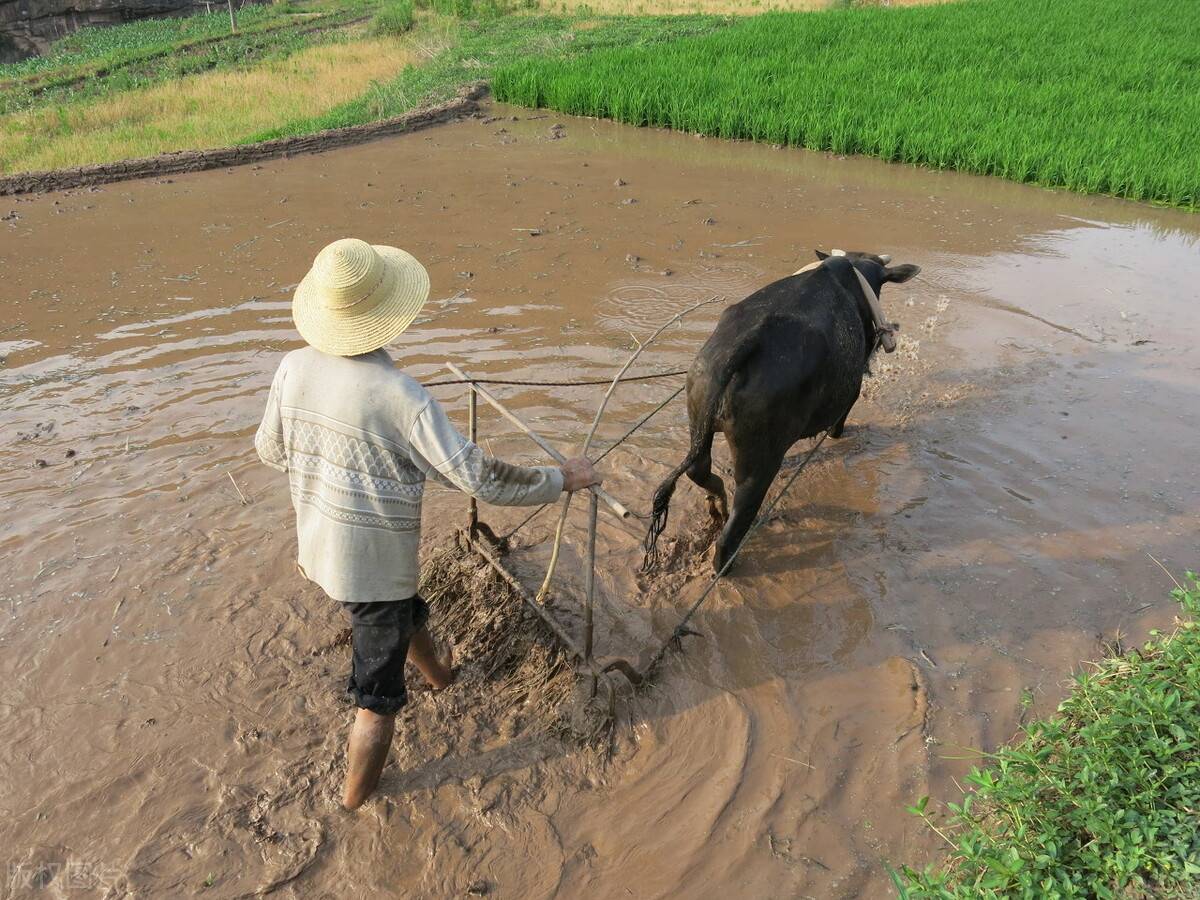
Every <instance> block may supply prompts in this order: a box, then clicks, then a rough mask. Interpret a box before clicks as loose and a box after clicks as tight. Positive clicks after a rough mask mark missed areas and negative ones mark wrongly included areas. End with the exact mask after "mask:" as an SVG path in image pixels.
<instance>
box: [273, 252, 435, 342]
mask: <svg viewBox="0 0 1200 900" xmlns="http://www.w3.org/2000/svg"><path fill="white" fill-rule="evenodd" d="M428 298H429V273H428V272H426V271H425V267H424V266H422V265H421V264H420V263H419V262H417V260H416V259H415V258H414V257H413V256H412V255H411V254H409V253H406V252H404V251H403V250H400V249H397V248H396V247H383V246H378V245H375V246H373V245H371V244H368V243H367V242H366V241H360V240H358V239H357V238H343V239H342V240H340V241H334V242H333V243H332V244H330V245H329V246H327V247H326V248H325V249H324V250H322V251H321V252H320V253H318V254H317V258H316V259H315V260H314V261H313V266H312V268H311V269H309V271H308V274H307V275H305V276H304V280H303V281H301V282H300V285H299V286H298V287H297V288H296V294H295V296H294V297H293V298H292V319H293V320H294V321H295V322H296V328H297V329H299V331H300V336H301V337H303V338H304V340H306V341H308V343H310V344H311V345H312V346H314V347H316V348H317V349H318V350H320V351H321V352H322V353H330V354H333V355H334V356H357V355H358V354H360V353H370V352H371V351H372V350H378V349H379V348H380V347H382V346H384V345H385V344H387V343H389V342H391V341H392V340H394V339H395V338H396V337H397V336H398V335H400V334H401V333H402V332H403V331H404V329H406V328H408V326H409V325H411V324H412V322H413V319H415V318H416V317H417V313H419V312H420V311H421V307H422V306H424V305H425V301H426V300H427V299H428Z"/></svg>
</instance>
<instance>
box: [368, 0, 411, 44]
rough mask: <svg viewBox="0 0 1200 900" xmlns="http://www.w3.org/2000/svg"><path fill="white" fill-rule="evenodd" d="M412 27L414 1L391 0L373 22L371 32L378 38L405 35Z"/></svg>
mask: <svg viewBox="0 0 1200 900" xmlns="http://www.w3.org/2000/svg"><path fill="white" fill-rule="evenodd" d="M412 27H413V3H412V0H390V2H388V3H387V4H386V5H385V6H384V7H383V8H382V9H380V10H379V12H377V13H376V14H375V18H374V20H373V21H372V22H371V31H372V33H374V34H376V35H378V36H385V35H398V34H404V32H406V31H408V30H409V29H410V28H412Z"/></svg>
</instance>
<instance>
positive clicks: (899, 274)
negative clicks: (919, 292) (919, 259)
mask: <svg viewBox="0 0 1200 900" xmlns="http://www.w3.org/2000/svg"><path fill="white" fill-rule="evenodd" d="M920 271H921V267H920V266H912V265H903V266H889V267H888V268H886V269H884V270H883V280H884V281H890V282H892V283H893V284H904V282H906V281H908V280H909V279H910V278H913V277H914V276H916V275H917V274H918V273H919V272H920Z"/></svg>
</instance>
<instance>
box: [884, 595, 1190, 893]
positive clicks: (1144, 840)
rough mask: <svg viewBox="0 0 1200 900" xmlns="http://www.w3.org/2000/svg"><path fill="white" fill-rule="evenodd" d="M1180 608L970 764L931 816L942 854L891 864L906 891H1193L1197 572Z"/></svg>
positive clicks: (921, 809) (920, 810)
mask: <svg viewBox="0 0 1200 900" xmlns="http://www.w3.org/2000/svg"><path fill="white" fill-rule="evenodd" d="M1187 579H1188V581H1189V582H1190V587H1189V588H1187V589H1184V588H1183V587H1180V588H1179V589H1178V590H1176V591H1174V593H1173V596H1174V597H1175V598H1176V599H1177V600H1178V601H1179V602H1180V604H1181V605H1182V607H1183V610H1184V612H1185V614H1186V618H1185V619H1183V620H1181V621H1179V622H1178V623H1177V628H1176V629H1175V631H1174V632H1173V633H1171V634H1169V635H1166V636H1162V635H1157V636H1155V638H1154V639H1153V640H1152V641H1151V642H1150V643H1147V644H1146V645H1145V646H1144V647H1143V648H1142V649H1141V650H1137V651H1133V652H1130V653H1127V654H1126V655H1124V656H1121V657H1119V658H1115V659H1108V660H1105V661H1104V662H1102V663H1099V664H1098V665H1097V666H1096V667H1095V672H1093V673H1091V674H1086V675H1081V676H1079V677H1078V678H1077V679H1076V683H1075V686H1074V688H1073V690H1072V692H1071V694H1070V696H1069V697H1067V699H1066V700H1064V701H1063V702H1062V704H1061V705H1060V706H1059V709H1058V715H1057V716H1056V717H1054V718H1052V719H1050V720H1048V721H1044V722H1036V723H1033V724H1032V725H1028V726H1025V728H1024V734H1023V736H1022V738H1021V739H1020V740H1019V741H1018V742H1017V743H1016V744H1014V745H1012V746H1009V747H1004V748H1002V749H1001V750H999V751H998V752H997V753H995V754H991V755H990V756H991V765H990V767H989V768H987V769H982V770H981V769H975V770H973V771H972V772H971V774H970V775H969V776H968V777H967V781H968V782H969V783H970V784H971V785H973V791H972V792H971V793H968V794H966V795H965V796H964V797H963V802H962V803H961V805H958V804H953V803H952V804H949V806H950V809H951V811H952V816H951V819H950V821H949V822H948V823H945V824H941V825H939V824H938V823H936V822H935V821H934V820H933V817H932V816H931V815H930V814H929V812H928V811H927V809H926V805H927V802H928V799H929V798H927V797H925V798H922V799H921V801H920V802H919V803H918V804H917V805H916V806H915V807H913V808H912V809H911V810H910V811H911V812H913V813H915V814H916V815H919V816H921V817H922V818H924V819H925V820H926V821H927V822H928V823H929V824H930V825H931V827H933V828H935V829H936V830H937V831H938V833H939V834H940V835H942V836H943V837H944V838H945V839H946V841H947V842H948V843H949V844H950V845H951V846H952V847H953V851H952V852H953V856H952V857H951V858H950V860H949V861H948V862H947V863H946V864H945V865H943V866H942V867H940V868H934V867H931V868H929V869H927V870H925V871H923V872H916V871H914V870H913V869H911V868H908V867H905V868H904V869H903V871H902V873H901V874H898V875H896V876H895V881H896V886H897V889H898V890H899V892H900V895H901V896H902V897H906V898H921V900H926V898H938V900H968V898H969V900H977V898H1000V897H1030V898H1035V897H1036V898H1042V897H1064V898H1065V897H1088V898H1092V897H1095V898H1114V900H1115V898H1121V900H1139V898H1148V897H1156V898H1169V897H1178V898H1183V897H1190V898H1194V897H1196V896H1197V895H1198V894H1200V624H1198V623H1197V622H1196V616H1197V614H1198V613H1200V577H1198V576H1196V575H1195V574H1194V573H1188V575H1187Z"/></svg>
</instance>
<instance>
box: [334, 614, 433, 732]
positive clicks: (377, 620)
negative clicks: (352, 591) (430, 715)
mask: <svg viewBox="0 0 1200 900" xmlns="http://www.w3.org/2000/svg"><path fill="white" fill-rule="evenodd" d="M342 606H344V607H345V608H346V612H348V613H349V614H350V633H351V637H350V642H351V647H352V659H351V669H350V682H349V684H347V685H346V690H347V691H349V692H350V693H351V694H352V695H353V697H354V703H355V705H356V706H358V707H360V708H362V709H369V710H370V711H371V712H373V713H379V714H380V715H382V716H390V715H393V714H394V713H396V712H397V711H398V710H399V709H400V708H401V707H402V706H404V704H405V703H407V702H408V690H407V689H406V688H405V686H404V661H405V659H407V657H408V644H409V641H411V640H412V637H413V635H414V634H416V633H417V632H418V631H420V630H421V629H422V628H424V627H425V623H426V621H428V619H429V606H428V605H427V604H426V603H425V601H424V600H422V599H421V598H420V597H409V598H408V599H407V600H395V601H389V602H387V603H343V604H342Z"/></svg>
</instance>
